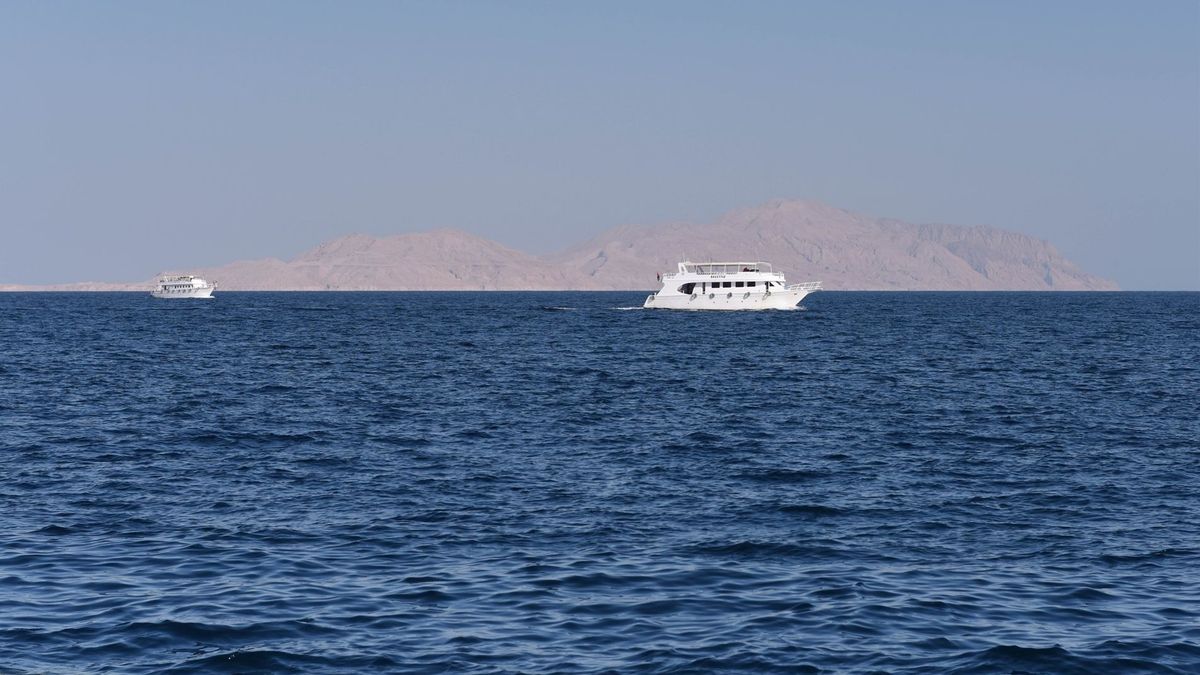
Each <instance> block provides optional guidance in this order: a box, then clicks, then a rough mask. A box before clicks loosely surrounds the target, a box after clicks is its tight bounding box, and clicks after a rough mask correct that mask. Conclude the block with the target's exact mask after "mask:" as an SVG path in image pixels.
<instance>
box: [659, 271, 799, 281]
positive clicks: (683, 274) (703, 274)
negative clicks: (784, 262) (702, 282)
mask: <svg viewBox="0 0 1200 675" xmlns="http://www.w3.org/2000/svg"><path fill="white" fill-rule="evenodd" d="M739 274H754V275H756V276H755V277H754V278H755V279H760V278H763V277H768V278H771V279H778V280H780V281H783V272H667V273H665V274H662V275H661V277H662V280H663V281H670V280H672V279H679V278H682V277H688V278H692V279H694V278H696V277H704V278H717V279H723V278H725V277H733V276H737V275H739Z"/></svg>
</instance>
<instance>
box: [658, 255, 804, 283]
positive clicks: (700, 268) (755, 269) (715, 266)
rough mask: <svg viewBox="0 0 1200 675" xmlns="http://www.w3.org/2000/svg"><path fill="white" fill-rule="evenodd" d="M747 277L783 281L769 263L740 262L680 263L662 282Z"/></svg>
mask: <svg viewBox="0 0 1200 675" xmlns="http://www.w3.org/2000/svg"><path fill="white" fill-rule="evenodd" d="M737 275H747V276H748V277H749V278H754V279H777V280H779V281H783V273H782V272H775V271H772V269H771V263H769V262H763V261H761V260H759V261H741V262H691V261H687V262H681V263H679V271H678V272H675V273H672V274H664V275H663V276H662V278H663V280H664V281H666V280H667V279H679V278H684V277H697V276H699V277H708V278H712V279H723V278H725V277H727V276H737Z"/></svg>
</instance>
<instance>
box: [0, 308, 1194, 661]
mask: <svg viewBox="0 0 1200 675" xmlns="http://www.w3.org/2000/svg"><path fill="white" fill-rule="evenodd" d="M642 297H643V294H637V293H220V294H219V297H218V298H216V299H214V300H211V301H154V300H152V299H151V298H149V297H148V296H146V295H143V294H119V293H116V294H4V295H0V478H2V480H0V672H13V673H56V672H61V673H74V672H81V671H83V672H121V673H151V672H155V673H157V672H169V673H191V672H285V671H295V672H306V673H322V672H331V673H332V672H431V673H442V672H471V673H508V672H523V673H550V672H553V673H559V672H562V673H576V672H579V673H597V672H614V673H615V672H649V673H677V672H678V673H683V672H687V673H690V672H825V671H829V672H895V673H908V672H931V671H933V672H959V673H991V672H1047V673H1092V672H1131V673H1188V672H1200V422H1198V418H1200V397H1198V394H1197V392H1200V294H1194V293H1193V294H1170V293H1075V294H1057V293H1042V294H1028V293H974V294H972V293H835V292H824V293H818V294H815V295H813V296H810V297H809V298H808V299H806V300H805V308H804V309H802V310H800V311H792V312H762V313H736V312H734V313H690V312H664V311H646V310H641V309H636V306H637V305H639V304H640V302H641V300H642Z"/></svg>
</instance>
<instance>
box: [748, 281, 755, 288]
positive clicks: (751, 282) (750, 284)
mask: <svg viewBox="0 0 1200 675" xmlns="http://www.w3.org/2000/svg"><path fill="white" fill-rule="evenodd" d="M754 284H755V282H753V281H747V282H746V286H747V287H749V288H754Z"/></svg>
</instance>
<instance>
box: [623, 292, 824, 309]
mask: <svg viewBox="0 0 1200 675" xmlns="http://www.w3.org/2000/svg"><path fill="white" fill-rule="evenodd" d="M810 292H811V291H808V290H794V291H776V292H774V293H746V292H742V293H730V292H728V291H726V292H724V293H716V292H714V293H707V294H705V293H693V294H691V295H682V294H664V293H658V294H655V295H650V296H648V297H647V298H646V302H645V303H643V304H642V307H645V308H646V309H683V310H696V311H699V310H717V311H720V310H727V311H728V310H751V311H752V310H761V309H795V308H796V305H799V304H800V302H801V301H802V300H804V298H805V296H807V295H808V294H809V293H810Z"/></svg>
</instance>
